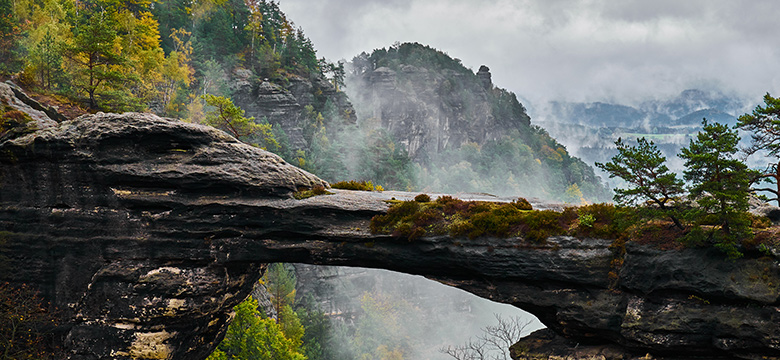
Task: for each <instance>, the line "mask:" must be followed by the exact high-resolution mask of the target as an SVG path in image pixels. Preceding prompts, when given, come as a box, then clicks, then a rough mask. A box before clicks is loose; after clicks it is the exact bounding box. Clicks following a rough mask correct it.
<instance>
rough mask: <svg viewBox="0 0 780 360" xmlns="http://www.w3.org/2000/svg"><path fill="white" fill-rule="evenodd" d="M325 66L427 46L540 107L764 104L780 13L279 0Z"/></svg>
mask: <svg viewBox="0 0 780 360" xmlns="http://www.w3.org/2000/svg"><path fill="white" fill-rule="evenodd" d="M280 6H281V8H282V10H283V11H285V12H286V13H287V14H288V15H289V16H290V18H291V19H294V20H295V22H296V24H297V25H298V26H301V27H303V29H305V31H306V34H307V35H308V36H309V37H311V39H312V40H313V42H314V43H315V44H317V50H318V53H319V55H320V56H324V57H326V58H328V59H331V60H339V59H346V60H349V59H351V58H352V57H353V56H355V55H357V54H359V53H360V52H362V51H367V52H369V51H371V50H372V49H376V48H381V47H386V46H389V45H390V44H392V43H394V42H396V41H399V42H406V41H412V42H413V41H416V42H420V43H423V44H427V45H430V46H433V47H436V48H438V49H441V50H443V51H445V52H448V53H449V54H451V55H452V56H454V57H458V58H460V59H461V60H462V61H463V63H464V64H465V65H466V66H467V67H471V68H472V69H477V68H478V67H479V66H480V65H481V64H486V65H488V66H489V67H490V69H491V71H492V73H493V79H494V83H495V84H496V85H497V86H499V87H503V88H507V89H508V90H510V91H513V92H515V93H516V94H517V95H518V96H519V97H521V98H524V99H526V100H527V101H526V102H524V103H526V104H525V105H526V107H528V109H529V110H530V113H531V116H532V117H534V116H535V113H534V109H535V108H536V107H537V106H538V105H542V104H544V103H546V102H547V101H550V100H566V101H609V102H616V103H624V104H636V103H639V102H641V101H645V100H647V99H651V98H656V97H666V96H672V95H675V94H677V93H679V92H680V91H682V90H684V89H688V88H704V89H709V88H717V89H722V90H723V91H728V92H732V93H733V94H735V95H737V96H738V97H741V98H749V99H760V96H761V95H763V94H764V93H765V92H771V93H776V92H777V91H778V89H780V76H779V74H780V73H778V72H777V71H776V70H777V69H778V68H780V53H778V49H780V38H778V37H777V36H775V31H774V30H775V28H776V19H775V18H776V14H777V13H778V12H780V3H778V2H776V1H771V0H757V1H749V2H746V1H739V2H735V1H729V0H691V1H667V0H663V1H653V2H646V1H639V0H631V1H619V2H618V1H606V0H601V1H577V0H559V1H546V0H545V1H542V0H499V1H484V0H483V1H474V0H426V1H421V0H418V1H412V0H382V1H379V0H321V1H316V2H312V1H306V0H281V1H280Z"/></svg>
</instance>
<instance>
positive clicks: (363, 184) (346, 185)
mask: <svg viewBox="0 0 780 360" xmlns="http://www.w3.org/2000/svg"><path fill="white" fill-rule="evenodd" d="M330 187H332V188H334V189H342V190H358V191H374V184H373V183H372V182H370V181H355V180H349V181H339V182H337V183H334V184H330ZM382 190H384V189H382ZM382 190H377V191H382Z"/></svg>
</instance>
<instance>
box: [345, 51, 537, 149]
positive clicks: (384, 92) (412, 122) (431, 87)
mask: <svg viewBox="0 0 780 360" xmlns="http://www.w3.org/2000/svg"><path fill="white" fill-rule="evenodd" d="M348 79H349V80H350V81H349V82H348V84H347V85H348V86H347V92H348V94H349V96H350V98H351V99H353V101H354V103H355V104H359V106H358V110H359V111H363V112H365V114H363V115H364V116H363V117H362V118H365V119H369V120H367V121H376V122H377V123H378V126H380V127H382V128H384V129H387V130H388V131H389V132H390V133H391V134H392V135H393V137H394V138H395V139H397V140H398V141H399V142H400V143H401V144H403V145H404V146H405V147H406V150H407V151H408V152H409V156H410V157H411V158H412V159H413V160H414V161H415V162H418V163H419V162H425V161H426V160H427V159H426V156H430V155H432V154H438V153H441V152H443V151H445V150H447V149H451V150H456V149H459V148H460V147H461V145H463V144H465V143H467V142H475V143H478V144H484V143H485V142H486V141H489V140H496V139H499V138H501V136H504V135H506V134H507V133H508V132H510V131H512V130H518V131H520V132H521V133H522V132H526V131H527V127H528V126H529V125H530V121H531V120H530V117H529V116H528V115H527V114H526V113H525V109H524V108H523V106H522V105H521V104H520V103H519V102H517V99H516V98H514V97H513V96H512V99H511V100H510V99H505V100H506V101H513V104H504V105H503V106H509V107H512V109H513V111H512V112H511V113H505V114H500V116H498V117H497V116H496V115H495V114H494V106H493V105H494V102H495V101H497V100H496V99H494V98H493V97H494V95H493V93H492V90H493V85H492V82H491V80H490V71H489V70H488V68H487V67H486V66H483V67H482V68H480V72H479V73H477V74H476V75H475V74H474V73H471V72H469V71H468V70H466V71H465V72H459V71H455V70H452V69H443V70H441V69H440V70H429V69H427V68H425V67H418V66H413V65H408V64H407V65H402V66H400V68H399V69H397V70H393V69H390V68H388V67H379V68H377V69H369V70H367V71H366V72H364V73H362V74H360V75H358V76H353V77H351V78H348ZM361 109H362V110H361Z"/></svg>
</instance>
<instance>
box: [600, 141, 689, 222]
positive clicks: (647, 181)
mask: <svg viewBox="0 0 780 360" xmlns="http://www.w3.org/2000/svg"><path fill="white" fill-rule="evenodd" d="M615 146H617V150H618V154H617V155H615V156H613V157H612V161H610V162H608V163H606V164H602V163H596V166H597V167H598V168H600V169H602V170H604V171H606V172H607V173H609V177H610V178H614V177H618V178H621V179H623V180H624V181H625V182H626V183H627V185H628V187H627V188H626V189H615V196H614V200H615V202H616V203H618V204H620V205H635V204H637V202H639V201H650V202H651V203H652V204H653V205H655V206H658V208H659V209H660V210H661V211H662V212H664V213H665V214H666V215H667V216H669V219H670V220H672V222H674V225H675V226H677V227H678V228H680V229H682V228H683V226H682V224H681V223H680V221H679V220H678V219H677V217H676V216H675V215H674V214H673V213H672V210H673V209H670V208H669V202H670V201H672V200H674V199H675V198H676V197H677V196H679V195H681V194H682V193H683V183H682V180H680V179H678V178H677V175H676V174H675V173H673V172H671V171H669V168H668V167H666V164H665V163H666V157H664V156H663V155H662V154H661V151H660V150H658V148H657V147H656V146H655V144H654V143H653V142H652V141H647V139H645V138H639V139H637V146H631V145H628V144H626V143H624V142H623V140H622V139H620V138H618V139H617V141H615Z"/></svg>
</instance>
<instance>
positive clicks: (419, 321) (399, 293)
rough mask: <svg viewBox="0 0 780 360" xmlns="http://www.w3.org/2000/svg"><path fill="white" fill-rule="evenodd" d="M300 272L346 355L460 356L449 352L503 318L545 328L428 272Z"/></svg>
mask: <svg viewBox="0 0 780 360" xmlns="http://www.w3.org/2000/svg"><path fill="white" fill-rule="evenodd" d="M295 269H296V275H297V277H298V286H297V296H298V297H299V298H302V297H307V296H310V295H312V296H314V298H316V299H317V300H318V302H319V307H320V310H321V311H323V312H324V313H325V314H326V318H327V319H328V320H329V322H330V324H331V336H332V338H331V339H330V342H329V343H330V344H331V346H336V347H339V349H338V350H337V351H336V353H338V354H339V356H340V357H341V358H344V359H348V358H353V357H355V358H357V357H359V356H360V354H363V356H365V354H367V353H369V354H371V353H370V351H372V350H374V349H376V348H377V347H380V346H384V347H386V348H387V349H388V351H393V350H397V351H399V353H403V355H404V357H403V358H405V359H430V360H446V359H452V357H450V356H448V355H446V354H444V353H442V352H441V349H443V348H447V347H456V346H461V345H464V344H466V343H467V342H468V341H469V340H476V338H477V337H478V336H480V335H482V330H481V329H483V328H485V327H487V326H494V325H496V323H497V320H496V317H495V315H498V316H500V317H501V318H503V319H514V318H517V319H518V320H519V322H520V323H521V324H524V325H525V324H526V323H527V325H525V328H524V331H523V335H527V334H529V333H530V332H532V331H534V330H537V329H540V328H542V327H543V325H542V324H541V323H540V322H539V321H538V320H537V319H536V318H535V317H534V316H533V315H531V314H529V313H527V312H525V311H523V310H521V309H518V308H516V307H514V306H511V305H507V304H499V303H495V302H492V301H489V300H487V299H483V298H480V297H477V296H476V295H473V294H470V293H468V292H465V291H463V290H459V289H456V288H453V287H450V286H446V285H443V284H441V283H438V282H436V281H433V280H429V279H426V278H424V277H421V276H415V275H408V274H402V273H396V272H392V271H387V270H379V269H365V268H348V267H335V266H313V265H303V264H295ZM312 279H317V281H312ZM372 355H374V356H377V354H372ZM375 358H376V357H375ZM491 358H492V357H491ZM499 358H503V357H499Z"/></svg>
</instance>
